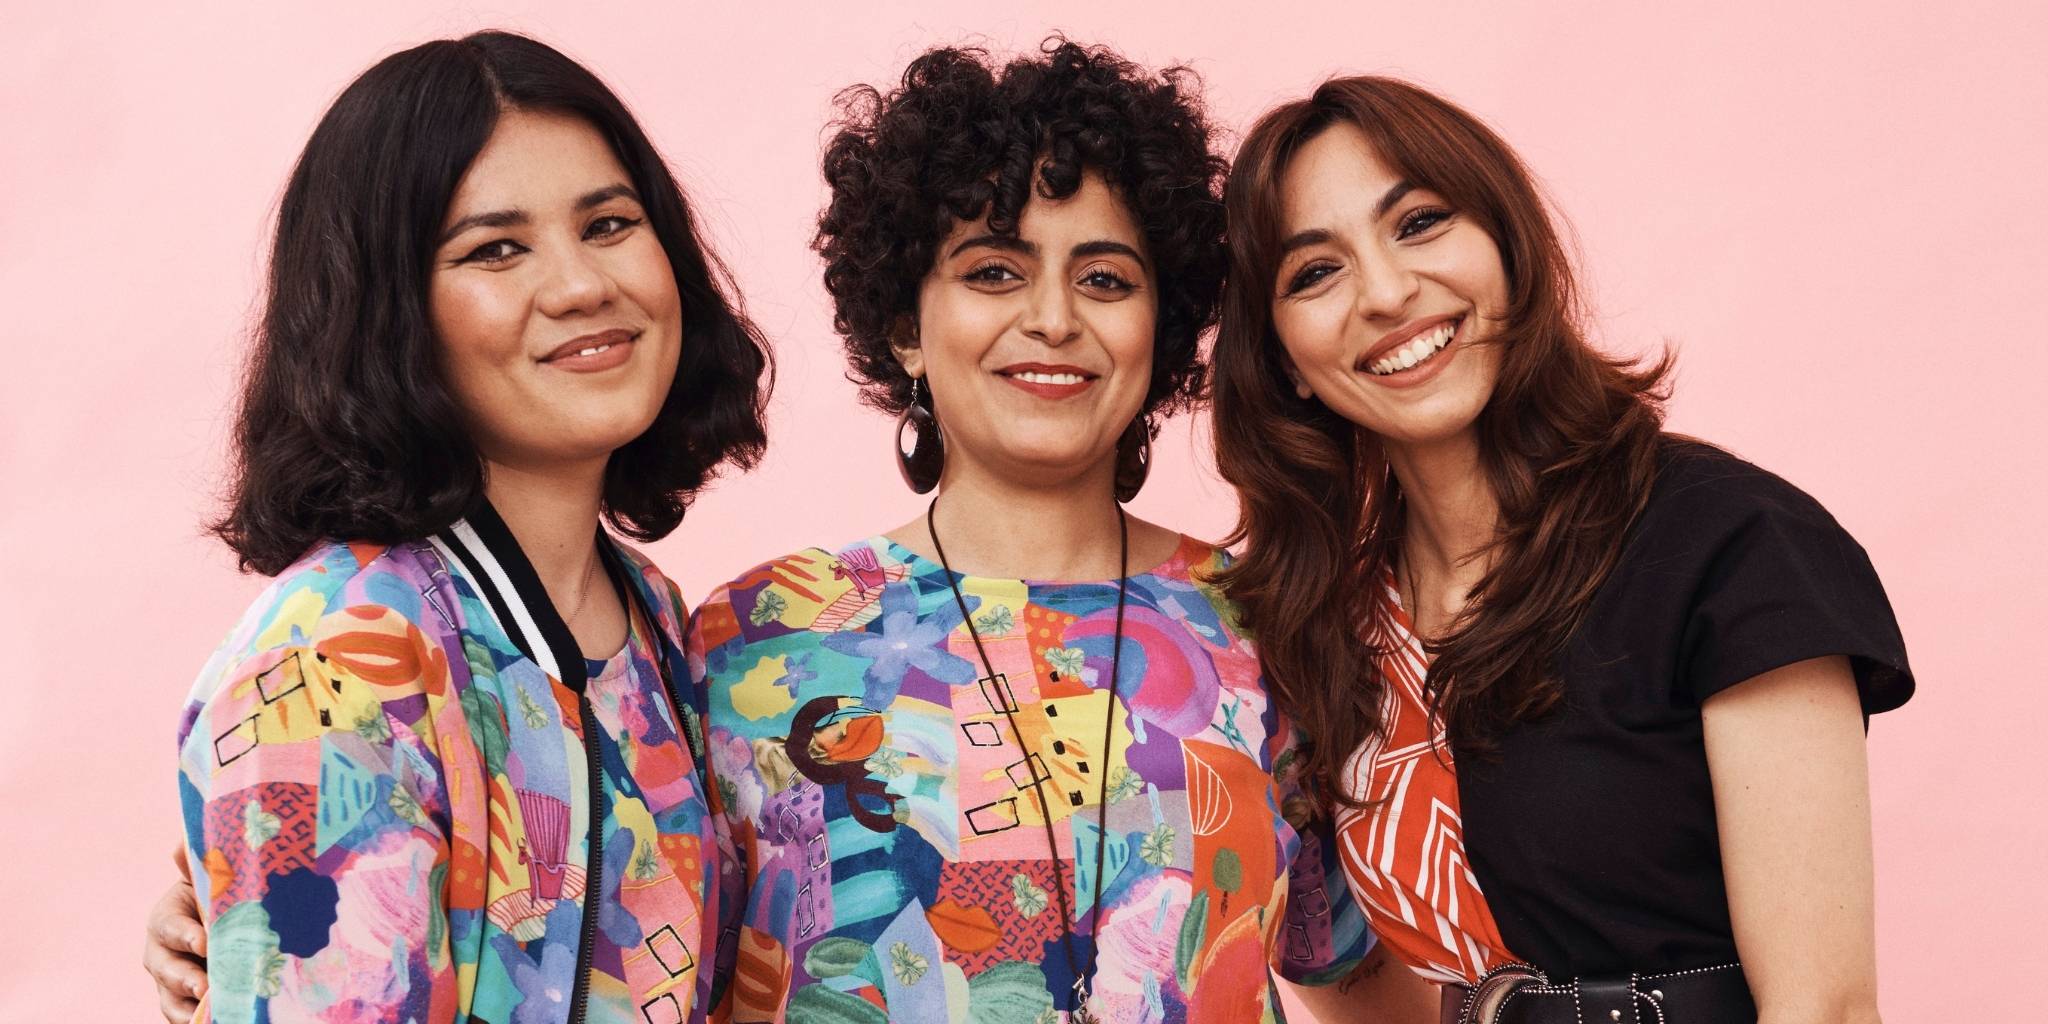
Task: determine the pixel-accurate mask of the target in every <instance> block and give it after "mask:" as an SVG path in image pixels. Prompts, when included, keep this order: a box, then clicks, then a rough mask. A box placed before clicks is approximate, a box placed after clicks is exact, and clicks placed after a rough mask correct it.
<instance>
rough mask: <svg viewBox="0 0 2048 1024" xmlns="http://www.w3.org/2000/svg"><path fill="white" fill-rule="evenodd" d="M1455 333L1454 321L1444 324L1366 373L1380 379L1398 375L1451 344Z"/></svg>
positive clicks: (1370, 368) (1375, 364)
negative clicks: (1388, 375)
mask: <svg viewBox="0 0 2048 1024" xmlns="http://www.w3.org/2000/svg"><path fill="white" fill-rule="evenodd" d="M1457 333H1458V324H1457V322H1456V321H1451V322H1448V323H1445V324H1443V325H1441V326H1439V327H1437V328H1436V329H1435V330H1433V331H1430V332H1429V333H1428V334H1424V335H1421V336H1419V337H1417V338H1415V339H1414V340H1412V341H1410V342H1409V343H1408V344H1406V345H1403V346H1401V347H1400V348H1398V349H1395V350H1394V352H1393V353H1392V354H1391V355H1388V356H1386V357H1384V358H1382V359H1380V360H1378V361H1376V362H1374V363H1372V364H1370V365H1368V366H1367V367H1366V371H1367V372H1368V373H1373V374H1377V375H1379V376H1382V377H1384V376H1386V375H1387V374H1390V373H1399V372H1401V371H1402V370H1406V369H1408V368H1410V367H1412V366H1414V365H1415V364H1417V363H1420V362H1422V361H1423V360H1425V359H1428V358H1429V357H1430V356H1433V355H1435V354H1436V353H1437V352H1439V351H1441V350H1442V349H1443V347H1444V346H1445V345H1448V344H1450V343H1451V338H1452V336H1454V335H1456V334H1457Z"/></svg>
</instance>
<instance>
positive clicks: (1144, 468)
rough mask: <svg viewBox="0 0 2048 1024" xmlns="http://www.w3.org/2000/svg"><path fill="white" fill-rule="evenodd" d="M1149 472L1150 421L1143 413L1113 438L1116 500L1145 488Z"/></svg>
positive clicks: (1124, 500)
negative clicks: (1121, 433) (1114, 445)
mask: <svg viewBox="0 0 2048 1024" xmlns="http://www.w3.org/2000/svg"><path fill="white" fill-rule="evenodd" d="M1151 473H1152V421H1151V420H1150V419H1148V418H1146V417H1144V416H1140V417H1138V418H1137V419H1134V420H1132V421H1131V425H1130V426H1128V427H1125V428H1124V432H1123V436H1122V437H1119V438H1117V439H1116V500H1117V502H1118V503H1124V502H1128V501H1130V500H1131V499H1132V498H1135V497H1137V496H1138V491H1140V490H1141V489H1143V488H1144V486H1145V478H1146V477H1147V476H1150V475H1151Z"/></svg>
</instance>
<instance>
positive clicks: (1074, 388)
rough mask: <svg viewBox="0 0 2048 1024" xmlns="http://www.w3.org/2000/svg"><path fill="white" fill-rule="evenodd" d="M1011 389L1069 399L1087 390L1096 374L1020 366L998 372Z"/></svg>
mask: <svg viewBox="0 0 2048 1024" xmlns="http://www.w3.org/2000/svg"><path fill="white" fill-rule="evenodd" d="M996 376H998V377H1001V378H1003V380H1004V381H1005V382H1007V383H1008V384H1010V386H1012V387H1015V388H1017V389H1019V390H1022V391H1027V392H1029V393H1031V394H1034V395H1037V396H1038V397H1040V398H1068V397H1071V396H1074V395H1078V394H1080V393H1081V392H1083V391H1086V390H1088V388H1089V386H1090V385H1092V384H1094V383H1095V381H1096V375H1095V374H1092V373H1089V372H1088V371H1086V370H1083V369H1081V368H1080V367H1078V366H1047V365H1045V364H1043V363H1018V364H1015V365H1012V366H1005V367H1003V368H1002V369H1000V370H997V371H996Z"/></svg>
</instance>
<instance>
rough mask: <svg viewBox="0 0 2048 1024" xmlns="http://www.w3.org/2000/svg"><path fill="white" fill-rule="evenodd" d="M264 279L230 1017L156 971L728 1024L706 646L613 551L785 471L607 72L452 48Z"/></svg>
mask: <svg viewBox="0 0 2048 1024" xmlns="http://www.w3.org/2000/svg"><path fill="white" fill-rule="evenodd" d="M269 269H270V278H269V289H268V296H267V306H266V308H265V310H264V314H263V318H262V321H261V324H260V326H259V328H258V330H257V336H256V344H255V350H254V353H253V356H252V360H251V366H250V370H249V373H248V376H247V379H246V381H245V383H244V386H243V391H242V396H241V411H240V417H239V420H238V422H237V426H236V430H235V438H234V445H235V449H234V455H235V464H234V477H233V491H232V499H231V504H230V507H229V509H228V512H227V514H226V516H225V517H224V518H223V519H222V520H221V521H220V522H219V523H218V524H216V526H215V532H216V533H217V534H218V536H219V537H220V538H221V539H222V540H223V541H225V542H226V543H227V544H228V545H229V546H230V547H231V548H233V549H234V551H235V552H236V554H237V555H239V556H240V559H241V563H242V566H243V567H244V568H246V569H253V570H256V571H258V572H261V573H264V574H266V575H270V576H273V577H275V580H274V582H272V583H271V585H270V587H269V588H268V589H267V590H265V591H264V593H263V595H262V596H261V597H259V598H258V599H257V600H256V602H255V604H254V605H252V606H251V607H250V609H249V611H248V613H247V614H246V615H245V616H244V617H243V618H242V621H241V623H240V624H239V625H238V626H236V627H235V629H234V630H233V631H232V632H231V633H230V634H229V636H228V639H227V640H226V642H224V643H223V644H222V645H221V647H220V648H219V650H218V651H217V652H216V653H215V655H214V657H213V659H212V660H211V661H210V662H209V663H208V664H207V666H206V668H205V669H204V670H203V671H202V672H201V674H200V677H199V681H198V683H197V685H196V686H195V688H194V691H193V694H192V697H191V700H190V701H189V703H188V704H187V705H186V708H185V711H184V715H183V718H182V721H181V726H180V729H179V740H180V754H181V757H180V768H181V771H180V773H179V790H180V793H181V796H182V799H183V805H184V812H185V813H184V818H185V837H186V838H185V847H186V848H185V855H184V857H183V858H181V860H183V861H184V863H185V864H186V865H188V867H189V871H190V877H192V878H197V879H199V880H201V881H203V882H204V883H205V884H204V885H202V886H200V887H199V889H198V892H197V893H196V894H194V893H193V892H192V889H191V887H190V886H189V885H188V886H186V887H185V888H184V889H183V892H184V893H185V894H186V896H187V898H188V899H192V900H193V902H192V903H190V904H188V905H187V908H188V911H189V912H190V913H191V914H192V915H193V916H197V917H200V918H202V919H203V920H204V931H203V933H199V929H198V922H196V921H194V922H191V923H190V925H183V924H181V923H180V922H179V920H178V917H177V915H175V914H172V915H169V920H170V922H171V926H172V927H189V928H190V931H191V932H192V933H197V934H203V936H204V937H203V940H201V939H199V938H198V937H197V934H195V937H194V939H193V940H192V941H187V942H180V943H178V944H177V945H179V946H183V947H185V948H188V949H190V950H192V951H193V952H198V951H201V950H203V951H204V952H205V953H206V954H207V955H208V961H207V963H206V966H205V970H206V975H205V976H204V977H205V980H206V982H207V984H205V985H204V986H202V985H201V983H200V980H201V979H200V978H198V977H195V976H194V975H195V974H196V968H195V966H194V965H192V964H191V963H189V962H188V961H185V960H183V959H180V958H178V957H177V956H176V955H175V953H174V952H173V951H172V949H171V948H170V947H169V944H168V943H165V944H162V945H159V946H157V947H154V948H153V950H152V955H151V959H150V961H149V963H150V966H151V970H152V973H153V974H155V975H156V976H157V977H158V979H159V983H160V984H161V985H163V987H164V991H163V999H164V1003H163V1009H164V1013H165V1015H166V1016H167V1017H171V1018H173V1019H184V1018H189V1017H191V1016H192V1015H193V1014H194V1013H197V1014H198V1015H199V1016H200V1017H201V1018H202V1019H211V1020H219V1021H250V1020H312V1019H321V1020H359V1021H372V1020H376V1021H400V1020H404V1021H417V1022H421V1024H426V1022H437V1021H438V1022H446V1021H454V1020H474V1021H484V1020H488V1021H499V1022H512V1021H563V1020H568V1021H582V1020H585V1019H589V1020H607V1021H616V1020H627V1019H632V1020H639V1019H643V1018H642V1014H643V1013H644V1014H646V1015H647V1016H646V1018H645V1019H655V1018H656V1017H657V1016H659V1019H664V1020H677V1021H681V1020H702V1019H703V1018H704V1014H705V1012H706V1009H707V1007H708V1006H709V1003H710V996H711V980H712V979H711V974H710V972H709V971H708V970H700V969H699V968H698V964H699V962H700V961H703V960H707V959H709V958H710V956H711V954H712V949H713V947H714V946H715V944H716V941H717V932H716V930H715V927H714V925H715V923H716V921H717V920H718V917H719V908H718V907H717V906H716V905H715V904H714V903H713V901H714V900H715V899H716V898H717V897H718V894H719V889H718V888H717V881H718V878H717V874H716V870H715V866H716V864H717V860H716V852H717V848H718V843H717V840H716V838H715V834H716V830H717V829H716V825H717V822H716V819H715V818H714V817H713V815H712V814H711V810H710V798H709V796H708V788H709V787H708V785H707V780H706V775H705V771H704V769H705V765H704V761H703V758H704V751H703V746H702V734H701V727H700V725H699V720H700V719H699V716H700V713H701V709H700V708H698V707H697V706H696V705H697V701H696V695H695V694H694V693H689V692H685V691H684V690H682V689H681V688H679V687H677V686H676V685H675V683H676V681H678V680H687V676H686V673H687V671H688V663H687V661H686V659H685V657H684V654H683V650H684V640H683V632H682V630H683V625H684V623H683V619H684V611H683V607H682V603H681V601H680V600H679V599H678V597H677V595H676V593H675V589H674V587H673V586H672V585H671V584H669V582H668V581H667V580H666V579H665V578H664V577H663V576H662V575H661V573H660V572H659V571H657V570H656V569H655V568H654V567H653V566H652V565H651V564H650V563H648V562H647V560H646V559H645V558H643V557H641V556H640V555H639V554H637V553H635V552H634V551H632V550H631V549H629V548H627V547H626V546H625V545H623V544H621V543H619V542H618V541H616V540H614V539H613V538H612V537H611V536H610V535H609V534H608V533H607V532H606V530H605V529H604V528H603V525H602V524H603V523H605V522H609V523H610V524H611V526H612V527H613V528H614V529H616V530H617V531H618V532H620V533H623V534H626V535H627V536H630V537H633V538H636V539H654V538H658V537H661V536H664V535H666V534H667V533H669V532H670V531H671V530H673V529H674V528H675V526H676V525H677V524H678V523H679V522H680V521H681V519H682V517H683V513H684V509H685V508H686V507H687V505H688V504H689V502H690V500H691V498H692V497H693V496H694V494H695V492H696V490H697V489H698V488H699V487H701V486H702V485H703V483H704V482H705V480H706V479H708V477H709V476H710V474H712V473H713V472H715V471H716V470H717V469H718V468H719V467H720V466H721V465H724V464H732V465H738V466H742V467H744V466H748V465H751V464H752V463H753V461H754V459H755V458H756V457H757V456H758V454H759V453H760V451H761V448H762V445H763V444H764V441H765V437H764V433H763V429H762V422H761V412H762V403H763V400H764V399H765V396H766V389H765V383H766V381H765V374H766V372H767V366H768V362H767V353H766V350H765V348H764V346H763V343H762V340H761V338H760V336H759V333H758V332H757V331H756V330H755V329H754V327H753V326H752V325H751V324H750V323H749V322H748V321H747V319H746V317H745V316H744V314H743V313H742V312H741V310H740V308H739V306H738V305H737V304H736V302H735V301H734V300H733V299H732V298H731V292H730V289H729V287H728V286H727V285H726V284H725V282H724V278H723V273H722V270H721V268H720V266H719V264H718V261H717V259H716V257H715V255H714V254H713V253H712V252H711V251H710V250H709V249H707V248H706V247H705V245H704V243H703V242H702V240H701V238H700V236H699V235H698V233H697V231H696V229H695V227H694V226H693V222H692V216H691V211H690V207H689V206H688V204H687V203H686V202H685V200H684V197H683V193H682V191H681V189H680V188H679V187H678V185H677V183H676V181H675V180H674V178H672V177H671V176H670V174H669V172H668V169H667V167H666V166H665V165H664V163H663V162H662V159H661V157H660V155H659V154H658V153H656V151H655V149H654V147H653V146H652V144H650V143H649V141H648V139H647V137H646V135H645V133H644V132H642V130H641V129H640V127H639V125H638V124H637V123H636V122H635V121H634V119H633V117H632V115H631V114H630V113H628V112H627V110H626V108H625V107H624V106H623V105H622V104H621V103H620V102H619V100H618V98H617V97H616V96H615V95H614V94H613V93H612V92H611V91H610V90H609V89H607V88H606V87H605V86H604V84H603V83H602V82H600V81H598V79H597V78H596V77H595V76H594V75H592V74H591V73H590V72H589V71H588V70H587V69H585V68H583V67H582V66H580V65H578V64H576V63H575V62H573V61H571V60H570V59H569V58H567V57H565V56H563V55H562V54H560V53H558V52H556V51H555V50H553V49H550V48H549V47H547V46H545V45H543V44H541V43H538V42H535V41H533V40H531V39H527V38H524V37H521V36H515V35H509V34H505V33H497V32H485V33H479V34H476V35H472V36H469V37H467V38H464V39H459V40H452V39H451V40H438V41H435V42H431V43H427V44H425V45H422V46H418V47H415V48H413V49H410V50H407V51H405V52H403V53H398V54H395V55H393V56H391V57H389V58H387V59H385V60H384V61H382V62H380V63H379V64H377V65H376V66H375V67H373V68H371V69H370V70H369V71H367V72H365V73H364V74H363V75H362V76H361V77H359V78H357V79H356V81H355V82H353V83H352V84H351V85H350V86H349V87H348V88H347V89H346V90H344V91H343V92H342V94H341V96H340V97H339V98H338V99H336V100H335V102H334V104H333V106H332V107H331V108H330V109H329V110H328V111H327V113H326V115H325V116H324V117H323V118H322V119H321V121H320V123H319V125H318V127H316V128H315V129H314V131H313V136H312V138H311V140H310V141H308V142H307V144H306V147H305V150H304V152H303V153H302V154H301V155H300V157H299V160H298V163H297V166H296V167H295V168H294V169H293V172H292V175H291V179H290V181H289V183H288V184H287V185H286V187H285V191H284V197H283V200H282V202H281V204H280V208H279V211H278V217H277V234H276V242H275V246H274V248H273V250H272V253H271V258H270V267H269ZM168 906H170V907H177V906H178V904H177V903H175V902H174V903H171V904H168ZM158 916H159V917H160V918H161V917H164V916H165V915H164V914H163V912H162V910H161V909H160V911H159V915H158ZM173 982H175V983H176V984H177V986H178V988H177V989H175V990H174V989H172V987H171V985H172V983H173ZM202 993H203V996H204V999H203V1000H199V999H197V998H196V997H199V996H201V995H202Z"/></svg>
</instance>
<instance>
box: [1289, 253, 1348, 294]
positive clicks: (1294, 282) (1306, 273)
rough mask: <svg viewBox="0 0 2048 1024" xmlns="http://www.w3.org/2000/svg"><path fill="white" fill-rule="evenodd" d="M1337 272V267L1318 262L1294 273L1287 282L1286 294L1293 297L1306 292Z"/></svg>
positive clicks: (1332, 264)
mask: <svg viewBox="0 0 2048 1024" xmlns="http://www.w3.org/2000/svg"><path fill="white" fill-rule="evenodd" d="M1336 272H1337V265H1336V264H1334V263H1327V262H1324V261H1321V260H1318V261H1316V262H1314V263H1310V264H1309V265H1307V266H1305V267H1303V268H1301V269H1300V270H1297V271H1295V272H1294V276H1293V277H1291V278H1288V280H1287V291H1286V294H1288V295H1294V294H1296V293H1298V292H1303V291H1307V290H1308V289H1310V288H1313V287H1315V286H1316V285H1318V284H1321V283H1322V282H1323V279H1324V278H1326V277H1329V276H1330V275H1331V274H1334V273H1336Z"/></svg>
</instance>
